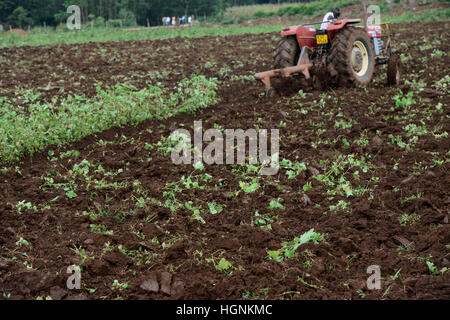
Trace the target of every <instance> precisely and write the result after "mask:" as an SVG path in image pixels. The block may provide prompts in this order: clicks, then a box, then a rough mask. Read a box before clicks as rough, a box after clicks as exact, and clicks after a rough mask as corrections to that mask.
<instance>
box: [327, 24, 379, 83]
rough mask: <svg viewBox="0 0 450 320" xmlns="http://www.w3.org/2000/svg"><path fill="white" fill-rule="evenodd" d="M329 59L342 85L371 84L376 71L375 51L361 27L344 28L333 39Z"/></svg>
mask: <svg viewBox="0 0 450 320" xmlns="http://www.w3.org/2000/svg"><path fill="white" fill-rule="evenodd" d="M329 61H330V63H331V66H332V67H333V68H334V69H335V70H336V72H337V77H338V81H339V83H340V85H343V86H351V85H362V86H365V85H367V84H369V83H370V82H371V81H372V78H373V74H374V71H375V52H374V49H373V45H372V41H371V40H370V37H369V35H368V34H367V33H366V32H365V31H364V29H361V28H355V27H346V28H345V29H342V30H341V31H339V32H338V33H337V34H336V36H335V37H334V39H333V44H332V46H331V51H330V55H329Z"/></svg>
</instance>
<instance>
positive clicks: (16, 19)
mask: <svg viewBox="0 0 450 320" xmlns="http://www.w3.org/2000/svg"><path fill="white" fill-rule="evenodd" d="M8 22H9V23H10V24H11V25H14V26H18V27H20V28H22V27H23V26H25V25H28V24H33V19H32V18H31V17H30V16H29V13H28V10H27V9H24V8H23V7H21V6H19V7H17V8H16V9H14V11H13V12H12V14H11V15H10V16H9V17H8Z"/></svg>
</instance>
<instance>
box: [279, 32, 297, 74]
mask: <svg viewBox="0 0 450 320" xmlns="http://www.w3.org/2000/svg"><path fill="white" fill-rule="evenodd" d="M299 57H300V47H299V45H298V42H297V39H296V38H295V37H293V36H290V37H283V38H282V39H281V40H280V41H279V42H278V46H277V51H276V53H275V69H283V68H287V67H293V66H296V65H297V62H298V58H299Z"/></svg>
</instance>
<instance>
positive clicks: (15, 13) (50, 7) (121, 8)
mask: <svg viewBox="0 0 450 320" xmlns="http://www.w3.org/2000/svg"><path fill="white" fill-rule="evenodd" d="M310 1H311V0H1V1H0V24H4V25H11V26H12V27H19V28H24V27H25V26H28V25H31V26H41V25H43V24H44V23H45V24H46V25H49V26H56V25H58V24H60V23H63V22H64V21H66V19H67V17H68V16H69V15H70V14H68V13H67V12H66V10H67V8H68V7H69V6H71V5H78V6H79V7H80V9H81V20H82V22H83V23H86V22H89V21H94V22H95V23H96V24H104V22H105V21H112V22H114V21H117V20H121V23H122V22H123V24H124V25H125V26H127V25H133V24H135V23H137V24H139V25H146V24H147V23H150V24H151V25H160V24H162V18H163V17H172V16H176V17H181V16H188V15H192V16H195V17H198V18H203V17H217V16H220V15H221V14H222V13H223V12H224V10H226V8H228V7H231V6H242V5H252V4H268V3H272V4H276V3H278V4H281V3H287V2H289V3H297V2H310Z"/></svg>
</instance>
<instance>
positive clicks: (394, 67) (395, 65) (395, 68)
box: [387, 54, 402, 86]
mask: <svg viewBox="0 0 450 320" xmlns="http://www.w3.org/2000/svg"><path fill="white" fill-rule="evenodd" d="M401 76H402V60H401V59H400V56H399V55H398V54H393V55H392V56H391V57H390V58H389V62H388V68H387V79H388V85H390V86H398V85H399V84H400V81H401Z"/></svg>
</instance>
